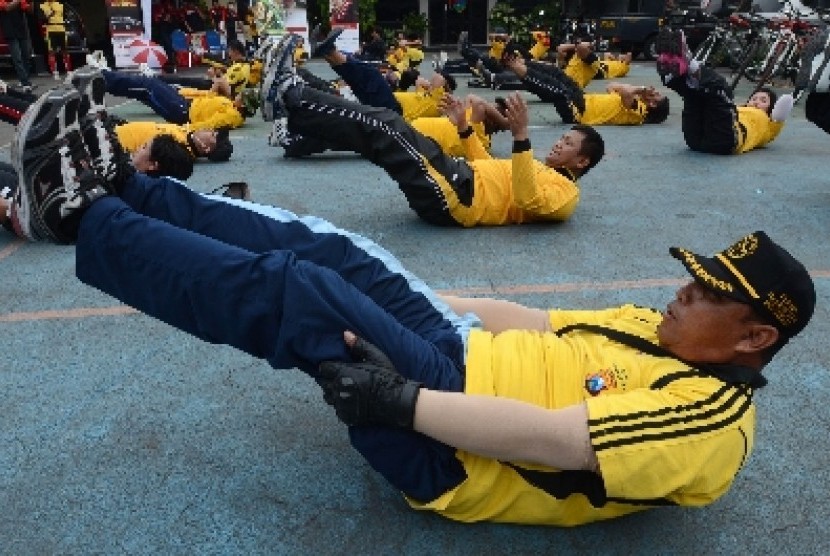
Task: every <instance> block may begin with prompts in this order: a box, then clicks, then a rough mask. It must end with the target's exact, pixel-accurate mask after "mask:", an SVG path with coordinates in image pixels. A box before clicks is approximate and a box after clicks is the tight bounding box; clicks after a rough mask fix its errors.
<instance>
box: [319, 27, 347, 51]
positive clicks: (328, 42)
mask: <svg viewBox="0 0 830 556" xmlns="http://www.w3.org/2000/svg"><path fill="white" fill-rule="evenodd" d="M341 33H343V28H342V27H335V28H334V29H332V30H331V32H330V33H329V34H328V36H327V37H326V38H325V39H323V40H321V41H320V42H318V43H317V45H316V46H315V47H314V50H312V51H311V56H312V57H313V58H322V57H323V56H326V55H328V54H331V53H332V52H334V50H335V46H334V44H335V43H336V42H337V37H339V36H340V35H341Z"/></svg>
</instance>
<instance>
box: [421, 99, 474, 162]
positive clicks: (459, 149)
mask: <svg viewBox="0 0 830 556" xmlns="http://www.w3.org/2000/svg"><path fill="white" fill-rule="evenodd" d="M471 111H472V109H470V108H468V109H467V121H469V118H470V112H471ZM409 125H411V126H412V127H413V128H415V129H416V130H417V131H419V132H420V133H421V134H423V135H426V136H427V137H429V138H430V139H432V140H433V141H435V142H436V143H438V145H439V146H440V147H441V150H442V151H444V153H446V154H448V155H450V156H455V157H459V156H464V155H465V154H466V152H465V151H464V145H462V144H461V138H460V137H459V136H458V130H457V129H456V127H455V124H453V123H452V122H451V121H450V120H449V119H448V118H447V117H446V116H436V117H423V118H415V119H414V120H412V121H411V122H409ZM471 127H472V128H473V133H475V134H476V136H477V137H478V140H479V141H481V144H482V146H483V147H484V149H485V150H487V151H489V150H490V136H489V135H487V134H486V133H484V124H483V123H481V122H477V123H474V124H471Z"/></svg>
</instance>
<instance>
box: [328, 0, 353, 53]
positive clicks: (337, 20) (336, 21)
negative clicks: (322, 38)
mask: <svg viewBox="0 0 830 556" xmlns="http://www.w3.org/2000/svg"><path fill="white" fill-rule="evenodd" d="M329 9H330V11H331V18H330V20H329V23H331V28H332V29H334V28H335V27H340V28H341V29H343V32H342V33H341V34H340V36H339V37H337V43H336V44H337V49H338V50H342V51H343V52H347V53H350V54H354V53H355V52H357V51H358V50H359V49H360V28H359V25H358V19H357V14H358V11H357V0H331V1H330V2H329Z"/></svg>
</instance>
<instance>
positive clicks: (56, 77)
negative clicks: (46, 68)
mask: <svg viewBox="0 0 830 556" xmlns="http://www.w3.org/2000/svg"><path fill="white" fill-rule="evenodd" d="M52 79H54V80H55V81H60V80H61V74H59V73H58V72H56V71H53V72H52Z"/></svg>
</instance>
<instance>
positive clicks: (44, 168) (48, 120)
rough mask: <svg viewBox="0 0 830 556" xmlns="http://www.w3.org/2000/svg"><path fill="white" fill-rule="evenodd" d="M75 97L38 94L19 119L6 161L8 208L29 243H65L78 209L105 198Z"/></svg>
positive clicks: (60, 91) (64, 92)
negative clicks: (11, 193) (11, 173)
mask: <svg viewBox="0 0 830 556" xmlns="http://www.w3.org/2000/svg"><path fill="white" fill-rule="evenodd" d="M79 104H80V94H79V93H78V91H76V90H75V89H74V88H71V87H60V88H57V89H53V90H52V91H49V92H48V93H46V94H44V95H43V96H41V97H40V98H39V99H38V100H37V101H35V102H34V103H33V104H32V105H31V106H29V108H28V110H26V113H25V114H24V115H23V117H22V118H21V120H20V123H19V124H18V126H17V133H16V135H15V138H14V141H13V142H12V156H11V158H12V163H13V164H14V167H15V170H17V174H18V176H19V180H20V181H19V183H20V187H19V188H18V190H17V194H16V196H15V198H14V201H13V203H12V207H11V220H12V225H13V226H14V228H15V231H16V232H17V233H18V234H19V235H22V236H24V237H27V238H29V239H31V240H33V241H53V242H57V243H71V242H73V241H74V240H75V239H76V237H77V230H78V225H79V222H80V218H81V216H82V214H83V211H84V210H85V209H86V208H87V207H88V206H89V205H90V204H91V203H92V202H93V201H94V200H96V199H98V198H99V197H102V196H104V195H107V194H108V192H107V189H106V187H105V185H104V180H103V179H102V178H101V177H100V176H99V175H98V174H97V173H96V172H95V170H94V168H93V164H92V159H91V157H90V156H89V152H87V150H86V146H85V145H84V142H83V139H82V138H81V133H80V129H79V124H78V105H79Z"/></svg>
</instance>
